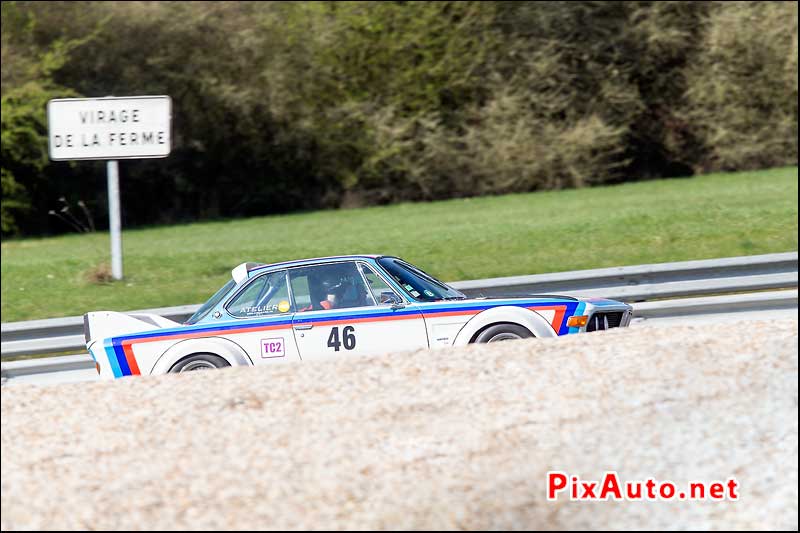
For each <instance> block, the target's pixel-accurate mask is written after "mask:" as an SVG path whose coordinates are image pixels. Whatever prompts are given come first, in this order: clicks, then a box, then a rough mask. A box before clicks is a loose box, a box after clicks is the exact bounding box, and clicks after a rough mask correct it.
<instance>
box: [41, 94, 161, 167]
mask: <svg viewBox="0 0 800 533" xmlns="http://www.w3.org/2000/svg"><path fill="white" fill-rule="evenodd" d="M171 121H172V101H171V99H170V97H169V96H123V97H107V98H60V99H56V100H50V101H49V102H48V103H47V128H48V132H49V138H50V139H49V140H50V142H49V146H50V159H52V160H55V161H58V160H67V159H142V158H150V157H166V156H167V155H169V152H170V149H171V146H172V137H171Z"/></svg>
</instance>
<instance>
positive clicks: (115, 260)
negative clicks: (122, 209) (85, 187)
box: [106, 159, 122, 279]
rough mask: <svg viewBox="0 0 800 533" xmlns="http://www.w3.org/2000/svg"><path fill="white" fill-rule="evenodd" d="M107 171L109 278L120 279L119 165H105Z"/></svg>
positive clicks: (111, 162)
mask: <svg viewBox="0 0 800 533" xmlns="http://www.w3.org/2000/svg"><path fill="white" fill-rule="evenodd" d="M106 168H107V170H108V230H109V232H110V233H111V277H113V278H114V279H122V231H121V227H122V223H121V222H120V216H119V164H118V163H117V160H116V159H115V160H113V161H109V162H108V163H106Z"/></svg>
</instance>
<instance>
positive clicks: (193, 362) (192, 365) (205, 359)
mask: <svg viewBox="0 0 800 533" xmlns="http://www.w3.org/2000/svg"><path fill="white" fill-rule="evenodd" d="M226 366H231V365H230V364H229V363H228V362H227V361H226V360H225V359H223V358H222V357H220V356H218V355H214V354H210V353H198V354H195V355H190V356H188V357H184V358H183V359H181V360H180V361H178V362H177V363H175V364H174V365H172V368H170V369H169V373H170V374H180V373H181V372H193V371H195V370H212V369H217V368H224V367H226Z"/></svg>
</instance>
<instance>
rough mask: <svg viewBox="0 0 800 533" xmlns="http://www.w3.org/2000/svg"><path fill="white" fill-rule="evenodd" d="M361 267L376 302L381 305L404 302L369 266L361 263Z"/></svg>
mask: <svg viewBox="0 0 800 533" xmlns="http://www.w3.org/2000/svg"><path fill="white" fill-rule="evenodd" d="M359 266H360V267H361V271H362V272H363V273H364V278H365V279H366V280H367V283H368V284H369V290H370V292H371V293H372V297H373V298H375V301H376V302H378V304H379V305H383V304H389V303H399V302H402V301H403V299H402V298H400V296H398V294H397V293H396V292H395V291H394V289H392V288H391V287H390V286H389V285H388V284H387V283H386V282H385V281H383V278H381V277H380V276H379V275H377V274H376V273H375V271H374V270H372V269H371V268H370V267H369V266H367V265H366V264H364V263H359Z"/></svg>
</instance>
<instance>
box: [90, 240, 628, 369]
mask: <svg viewBox="0 0 800 533" xmlns="http://www.w3.org/2000/svg"><path fill="white" fill-rule="evenodd" d="M630 319H631V307H630V306H629V305H627V304H624V303H621V302H616V301H613V300H602V299H589V300H579V299H575V298H570V297H562V296H525V297H520V298H498V299H487V298H474V299H469V298H467V297H466V296H464V295H463V294H462V293H460V292H459V291H457V290H455V289H453V288H452V287H449V286H448V285H447V284H445V283H442V282H441V281H439V280H437V279H436V278H434V277H433V276H430V275H429V274H426V273H425V272H423V271H422V270H420V269H419V268H416V267H414V266H412V265H410V264H409V263H407V262H405V261H403V260H402V259H399V258H397V257H391V256H380V255H352V256H340V257H327V258H322V259H305V260H300V261H290V262H285V263H275V264H271V265H265V264H260V263H243V264H241V265H239V266H238V267H236V268H234V269H233V271H232V279H230V280H229V281H228V282H227V283H226V284H225V285H224V286H223V287H222V288H221V289H219V290H218V291H217V292H216V293H215V294H214V295H213V296H212V297H211V298H210V299H209V300H208V301H207V302H206V303H205V304H203V305H202V306H201V307H200V309H198V310H197V312H196V313H195V314H194V315H193V316H192V317H191V318H190V319H189V320H187V321H186V322H185V323H183V324H179V323H177V322H174V321H172V320H168V319H166V318H163V317H160V316H158V315H153V314H140V313H133V314H126V313H117V312H112V311H98V312H92V313H87V314H86V315H84V335H85V337H86V346H87V347H88V349H89V353H90V354H91V355H92V357H93V358H94V360H95V363H96V366H97V371H98V373H99V374H100V376H101V377H103V378H108V379H114V378H120V377H124V376H130V375H139V374H164V373H169V372H173V373H174V372H187V371H191V370H201V369H211V368H221V367H227V366H250V365H263V364H270V363H275V362H281V361H310V360H321V359H330V358H331V357H336V356H338V355H339V354H379V353H385V352H395V351H400V350H412V349H417V348H429V347H430V348H437V347H443V346H459V345H464V344H469V343H483V342H496V341H503V340H509V339H520V338H526V337H556V336H559V335H567V334H571V333H579V332H586V331H595V330H601V329H608V328H613V327H625V326H627V325H628V324H629V322H630Z"/></svg>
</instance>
